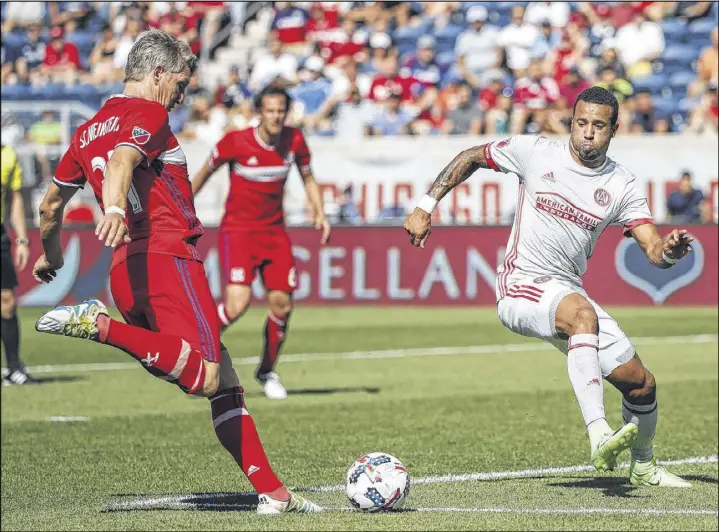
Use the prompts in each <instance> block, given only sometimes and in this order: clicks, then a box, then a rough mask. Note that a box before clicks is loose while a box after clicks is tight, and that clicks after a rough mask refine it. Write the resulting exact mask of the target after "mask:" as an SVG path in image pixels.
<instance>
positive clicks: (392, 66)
mask: <svg viewBox="0 0 719 532" xmlns="http://www.w3.org/2000/svg"><path fill="white" fill-rule="evenodd" d="M380 68H381V71H380V73H378V74H377V75H375V76H374V78H373V79H372V84H371V85H370V89H369V98H370V100H372V101H374V102H377V103H378V104H382V103H383V102H385V101H386V100H387V99H388V98H389V97H390V96H391V95H398V96H399V97H400V100H401V102H402V104H403V106H404V105H412V103H413V100H414V99H415V97H416V96H417V94H418V93H419V89H420V86H419V83H418V82H417V80H416V79H414V78H412V77H408V76H405V75H402V74H400V73H399V72H398V67H397V59H396V58H395V57H392V56H390V57H387V58H386V59H385V60H384V62H383V63H382V64H381V65H380Z"/></svg>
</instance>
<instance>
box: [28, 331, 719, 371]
mask: <svg viewBox="0 0 719 532" xmlns="http://www.w3.org/2000/svg"><path fill="white" fill-rule="evenodd" d="M718 339H719V336H718V335H716V334H696V335H692V336H641V337H638V338H633V339H632V343H633V344H634V345H657V344H707V343H712V342H716V341H717V340H718ZM554 349H555V347H554V346H552V345H549V344H546V343H525V344H496V345H471V346H460V347H415V348H410V349H388V350H384V351H349V352H344V353H298V354H288V355H282V363H283V364H291V363H296V362H313V361H324V360H377V359H388V358H415V357H433V356H448V355H454V356H457V355H490V354H496V353H528V352H533V351H552V350H554ZM232 362H233V364H236V365H239V366H255V365H257V364H258V363H259V362H260V359H259V357H243V358H233V359H232ZM139 368H140V365H139V364H137V363H136V362H100V363H93V364H50V365H42V366H32V367H29V368H27V369H28V372H29V373H80V372H87V371H117V370H126V369H139Z"/></svg>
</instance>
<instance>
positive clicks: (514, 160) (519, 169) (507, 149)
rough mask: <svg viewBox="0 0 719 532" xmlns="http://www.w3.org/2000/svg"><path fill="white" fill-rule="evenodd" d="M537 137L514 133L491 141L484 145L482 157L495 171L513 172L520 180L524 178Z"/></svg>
mask: <svg viewBox="0 0 719 532" xmlns="http://www.w3.org/2000/svg"><path fill="white" fill-rule="evenodd" d="M538 138H539V137H537V136H535V135H515V136H513V137H510V138H508V139H506V140H502V141H499V142H491V143H489V144H486V145H485V147H484V158H485V160H486V161H487V164H489V167H490V168H491V169H492V170H494V171H495V172H504V173H505V174H508V173H514V174H517V175H518V176H519V178H520V180H521V179H524V176H525V174H526V172H527V168H528V167H529V159H530V158H531V156H532V151H533V150H534V146H535V144H536V143H537V139H538Z"/></svg>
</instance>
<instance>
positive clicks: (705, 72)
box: [689, 28, 719, 96]
mask: <svg viewBox="0 0 719 532" xmlns="http://www.w3.org/2000/svg"><path fill="white" fill-rule="evenodd" d="M697 71H698V72H697V80H696V81H695V82H694V83H692V85H691V87H690V90H689V94H690V95H692V96H696V95H700V94H702V93H703V92H704V91H705V90H706V87H707V86H708V85H709V84H710V83H713V84H714V85H716V84H717V83H719V29H717V28H714V29H713V30H712V32H711V45H710V46H707V47H706V48H704V50H702V53H701V55H700V56H699V66H698V69H697Z"/></svg>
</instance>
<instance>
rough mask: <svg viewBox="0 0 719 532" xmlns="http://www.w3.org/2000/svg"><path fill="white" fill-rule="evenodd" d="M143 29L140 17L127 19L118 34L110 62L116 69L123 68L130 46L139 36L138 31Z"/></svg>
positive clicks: (140, 31)
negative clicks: (121, 31)
mask: <svg viewBox="0 0 719 532" xmlns="http://www.w3.org/2000/svg"><path fill="white" fill-rule="evenodd" d="M142 30H143V22H142V19H138V18H134V17H133V18H129V19H128V20H127V24H126V25H125V30H124V31H123V33H122V35H121V36H120V39H119V41H118V43H117V47H116V48H115V54H114V55H113V58H112V63H113V65H114V66H115V68H118V69H124V68H125V64H126V63H127V56H128V55H129V54H130V50H131V49H132V46H133V45H134V44H135V41H137V38H138V37H139V36H140V33H142Z"/></svg>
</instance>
